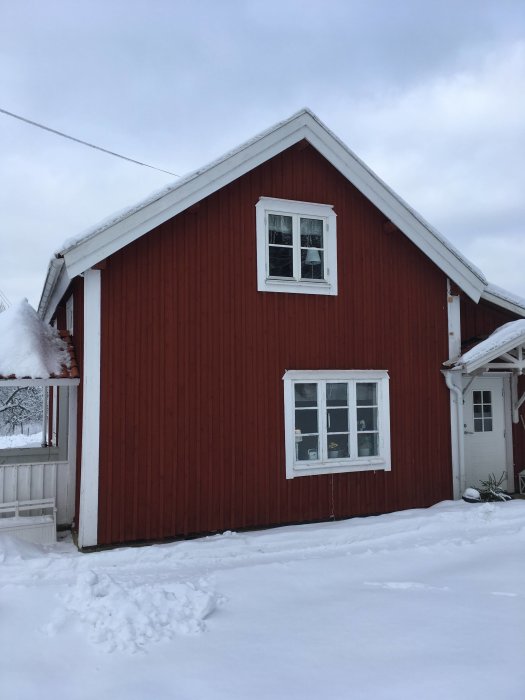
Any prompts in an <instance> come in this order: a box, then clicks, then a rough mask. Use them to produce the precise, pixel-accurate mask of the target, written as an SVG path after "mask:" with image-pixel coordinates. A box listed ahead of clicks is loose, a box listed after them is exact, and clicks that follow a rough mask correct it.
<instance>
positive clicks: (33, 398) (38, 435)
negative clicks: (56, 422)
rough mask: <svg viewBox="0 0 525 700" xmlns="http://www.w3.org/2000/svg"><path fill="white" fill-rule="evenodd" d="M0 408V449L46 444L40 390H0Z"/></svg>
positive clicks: (13, 388)
mask: <svg viewBox="0 0 525 700" xmlns="http://www.w3.org/2000/svg"><path fill="white" fill-rule="evenodd" d="M47 393H48V392H47V391H46V395H47ZM55 396H56V392H55ZM55 401H56V399H55ZM0 408H1V409H2V410H1V411H0V449H12V448H18V447H40V446H41V445H42V444H43V443H45V441H46V436H45V435H44V434H43V422H44V388H43V387H32V386H31V387H20V386H5V387H0ZM46 432H47V431H46Z"/></svg>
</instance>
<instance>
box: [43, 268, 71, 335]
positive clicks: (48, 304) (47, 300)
mask: <svg viewBox="0 0 525 700" xmlns="http://www.w3.org/2000/svg"><path fill="white" fill-rule="evenodd" d="M70 282H71V279H70V278H69V276H68V274H67V269H66V266H65V265H64V259H63V258H61V257H54V258H51V260H50V261H49V265H48V268H47V273H46V279H45V281H44V288H43V290H42V295H41V297H40V302H39V304H38V311H37V313H38V315H39V316H40V318H41V319H42V320H43V321H45V322H46V323H49V322H50V321H51V319H52V318H53V315H54V313H55V310H56V307H57V306H58V304H59V303H60V300H61V299H62V297H63V296H64V294H65V293H66V291H67V288H68V287H69V283H70Z"/></svg>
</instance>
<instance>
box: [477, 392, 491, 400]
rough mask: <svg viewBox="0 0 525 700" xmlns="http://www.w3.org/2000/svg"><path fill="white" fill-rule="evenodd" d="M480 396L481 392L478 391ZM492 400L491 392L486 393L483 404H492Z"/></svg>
mask: <svg viewBox="0 0 525 700" xmlns="http://www.w3.org/2000/svg"><path fill="white" fill-rule="evenodd" d="M478 394H479V391H478ZM490 402H491V398H490V391H484V392H483V403H490Z"/></svg>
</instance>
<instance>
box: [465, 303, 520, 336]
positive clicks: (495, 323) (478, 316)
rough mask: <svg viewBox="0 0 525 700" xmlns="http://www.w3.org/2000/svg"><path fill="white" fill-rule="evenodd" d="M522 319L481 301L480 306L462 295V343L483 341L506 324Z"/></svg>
mask: <svg viewBox="0 0 525 700" xmlns="http://www.w3.org/2000/svg"><path fill="white" fill-rule="evenodd" d="M518 318H520V317H519V316H516V314H513V313H512V312H510V311H506V310H505V309H502V308H500V307H498V306H494V305H493V304H489V303H488V302H486V301H484V300H480V302H479V303H478V304H474V302H473V301H472V300H471V299H469V298H468V297H467V296H465V295H464V294H462V295H461V341H462V342H463V343H469V342H470V341H478V340H483V339H484V338H486V337H487V336H489V335H490V334H491V333H492V332H493V331H495V330H496V328H499V327H500V326H502V325H503V324H504V323H508V322H509V321H515V320H516V319H518Z"/></svg>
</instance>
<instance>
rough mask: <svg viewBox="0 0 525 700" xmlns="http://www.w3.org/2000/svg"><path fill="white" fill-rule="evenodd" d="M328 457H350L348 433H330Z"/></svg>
mask: <svg viewBox="0 0 525 700" xmlns="http://www.w3.org/2000/svg"><path fill="white" fill-rule="evenodd" d="M327 450H328V459H341V458H342V457H348V455H349V452H348V435H328V438H327Z"/></svg>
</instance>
